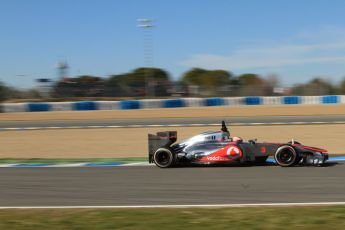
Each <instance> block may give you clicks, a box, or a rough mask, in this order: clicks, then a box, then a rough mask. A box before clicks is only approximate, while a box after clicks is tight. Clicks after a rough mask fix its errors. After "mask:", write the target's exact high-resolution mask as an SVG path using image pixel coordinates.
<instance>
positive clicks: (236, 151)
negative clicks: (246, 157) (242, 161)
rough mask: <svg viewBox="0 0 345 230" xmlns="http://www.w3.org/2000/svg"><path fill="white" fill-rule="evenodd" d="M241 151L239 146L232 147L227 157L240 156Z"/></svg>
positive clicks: (227, 152)
mask: <svg viewBox="0 0 345 230" xmlns="http://www.w3.org/2000/svg"><path fill="white" fill-rule="evenodd" d="M240 153H241V150H240V149H239V148H238V147H237V146H230V147H229V148H228V150H227V151H226V155H227V156H228V157H230V158H232V157H235V156H238V155H240Z"/></svg>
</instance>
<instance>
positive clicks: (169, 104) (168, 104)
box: [163, 99, 185, 108]
mask: <svg viewBox="0 0 345 230" xmlns="http://www.w3.org/2000/svg"><path fill="white" fill-rule="evenodd" d="M178 107H185V102H184V100H183V99H168V100H163V108H178Z"/></svg>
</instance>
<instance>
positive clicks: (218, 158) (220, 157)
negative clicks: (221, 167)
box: [206, 156, 229, 161]
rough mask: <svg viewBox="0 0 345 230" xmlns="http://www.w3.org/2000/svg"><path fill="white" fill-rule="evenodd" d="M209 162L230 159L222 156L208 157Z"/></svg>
mask: <svg viewBox="0 0 345 230" xmlns="http://www.w3.org/2000/svg"><path fill="white" fill-rule="evenodd" d="M206 159H207V160H209V161H228V160H229V159H228V158H225V157H222V156H208V157H206Z"/></svg>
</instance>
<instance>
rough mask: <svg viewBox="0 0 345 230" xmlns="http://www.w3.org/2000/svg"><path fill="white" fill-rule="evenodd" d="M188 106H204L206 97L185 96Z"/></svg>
mask: <svg viewBox="0 0 345 230" xmlns="http://www.w3.org/2000/svg"><path fill="white" fill-rule="evenodd" d="M183 100H184V102H185V106H186V107H200V106H204V99H203V98H199V97H197V98H184V99H183Z"/></svg>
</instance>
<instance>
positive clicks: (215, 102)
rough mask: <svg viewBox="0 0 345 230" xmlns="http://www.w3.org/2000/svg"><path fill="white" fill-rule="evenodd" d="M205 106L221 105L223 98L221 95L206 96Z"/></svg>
mask: <svg viewBox="0 0 345 230" xmlns="http://www.w3.org/2000/svg"><path fill="white" fill-rule="evenodd" d="M204 103H205V104H204V105H205V106H222V105H225V101H224V98H221V97H214V98H206V99H205V100H204Z"/></svg>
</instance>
